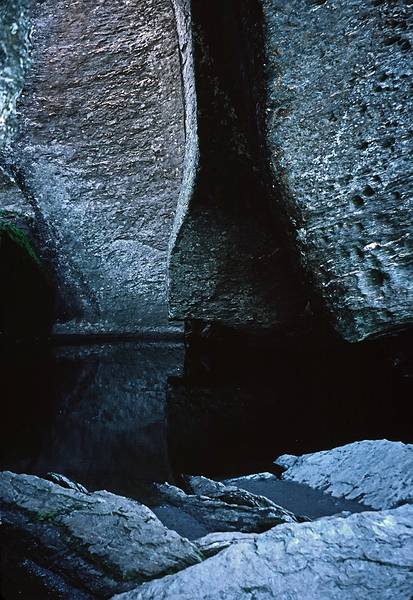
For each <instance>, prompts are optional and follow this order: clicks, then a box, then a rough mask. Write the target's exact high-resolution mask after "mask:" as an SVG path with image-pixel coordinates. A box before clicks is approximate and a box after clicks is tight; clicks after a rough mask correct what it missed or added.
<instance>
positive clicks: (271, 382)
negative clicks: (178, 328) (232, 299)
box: [168, 332, 413, 477]
mask: <svg viewBox="0 0 413 600" xmlns="http://www.w3.org/2000/svg"><path fill="white" fill-rule="evenodd" d="M412 397H413V356H412V335H411V333H405V334H399V335H397V336H394V337H391V338H388V339H386V340H381V341H380V340H377V341H374V342H365V343H362V344H358V345H351V344H346V343H340V342H338V341H335V340H330V341H329V342H327V341H326V340H324V341H323V342H321V341H319V343H317V342H316V341H315V340H313V339H310V338H309V339H308V340H305V339H296V340H295V341H290V342H287V341H286V342H285V345H284V346H281V347H280V346H276V347H274V346H273V347H271V346H267V347H262V345H261V346H260V345H255V344H254V343H251V340H250V341H249V342H248V340H245V339H244V341H242V337H241V336H239V335H238V336H236V337H235V338H234V337H233V336H230V337H229V338H228V336H225V335H224V334H223V333H222V332H221V334H220V335H218V334H217V335H216V336H214V335H212V336H211V337H210V338H209V339H207V340H206V339H204V338H200V337H197V336H192V337H190V340H189V344H188V349H187V354H186V367H185V376H184V377H183V378H174V379H171V380H170V384H169V390H168V428H169V429H168V431H169V448H170V457H171V461H172V464H173V469H174V471H175V472H183V473H202V474H205V475H212V476H218V477H219V476H226V475H227V474H228V473H233V474H241V473H248V472H257V471H260V470H270V471H271V470H273V467H272V461H273V460H274V459H275V458H276V457H277V456H279V455H280V454H284V453H292V454H303V453H307V452H314V451H317V450H323V449H328V448H333V447H335V446H339V445H342V444H345V443H349V442H353V441H356V440H362V439H378V438H387V439H390V440H401V441H403V442H412V441H413V427H412V420H411V414H410V404H411V398H412Z"/></svg>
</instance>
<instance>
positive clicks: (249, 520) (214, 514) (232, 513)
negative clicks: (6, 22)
mask: <svg viewBox="0 0 413 600" xmlns="http://www.w3.org/2000/svg"><path fill="white" fill-rule="evenodd" d="M195 479H199V478H195ZM202 479H205V478H202ZM207 481H209V480H207ZM217 487H218V488H219V489H218V490H217V489H216V488H217ZM206 488H207V486H206V485H205V484H204V485H202V490H198V491H197V493H192V494H186V493H185V492H184V491H182V490H181V489H179V488H177V487H175V486H173V485H169V484H167V483H164V484H162V485H158V486H157V489H158V491H159V493H160V494H161V497H162V500H163V501H162V504H165V503H166V505H171V506H173V507H175V508H176V509H178V510H179V511H180V512H183V513H184V514H187V515H189V516H190V517H192V518H193V519H194V520H195V521H196V522H197V523H198V524H199V525H201V526H203V527H204V528H205V530H206V532H214V531H239V532H245V533H249V532H262V531H266V530H267V529H269V528H270V527H273V526H274V525H279V524H280V523H292V522H295V521H296V520H297V519H296V517H295V515H293V514H292V513H290V512H289V511H287V510H285V509H283V508H282V507H281V506H277V505H276V504H274V503H273V502H271V501H270V500H268V499H267V498H262V497H260V496H256V497H254V495H253V494H249V493H248V492H244V491H243V490H238V489H236V488H228V489H226V488H225V486H223V485H222V484H220V483H218V482H213V481H210V482H209V485H208V490H207V489H206ZM158 510H159V509H157V514H158V515H159V518H161V519H162V520H163V521H164V522H165V523H167V524H168V525H169V526H171V525H170V523H168V522H167V521H166V520H165V516H166V515H165V516H164V517H162V516H161V514H162V513H159V512H158ZM201 535H204V534H201ZM199 537H200V536H199Z"/></svg>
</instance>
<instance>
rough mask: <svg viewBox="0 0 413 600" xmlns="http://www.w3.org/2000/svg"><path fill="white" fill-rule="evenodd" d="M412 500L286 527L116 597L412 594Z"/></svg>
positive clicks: (295, 599)
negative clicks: (404, 503) (392, 505)
mask: <svg viewBox="0 0 413 600" xmlns="http://www.w3.org/2000/svg"><path fill="white" fill-rule="evenodd" d="M412 518H413V506H411V505H406V506H403V507H399V508H397V509H394V510H389V511H383V512H364V513H360V514H357V515H352V516H351V517H348V518H346V519H343V518H337V517H329V518H325V519H320V520H319V521H315V522H312V523H300V524H297V523H295V524H288V525H280V526H279V527H275V528H273V529H271V530H270V531H268V532H266V533H263V534H261V535H258V536H256V539H255V540H254V543H250V542H244V543H243V542H240V543H237V544H234V545H232V546H231V547H229V548H228V549H227V550H224V551H223V552H220V553H219V554H217V555H216V556H213V557H212V558H209V559H208V560H206V561H204V562H202V563H201V564H199V565H195V566H193V567H190V568H189V569H185V571H181V572H180V573H178V574H176V575H172V576H169V577H165V578H163V579H158V580H157V581H153V582H151V583H147V584H144V585H142V586H140V587H139V588H137V589H136V590H133V591H131V592H128V593H126V594H121V595H119V596H116V597H115V598H116V600H169V599H170V600H176V599H177V598H179V600H193V599H194V598H199V597H200V590H202V592H201V593H202V598H203V599H205V600H218V599H225V600H249V599H250V598H252V597H253V598H254V599H255V600H269V599H270V598H280V599H281V598H288V600H303V598H305V600H354V599H355V598H357V600H371V599H372V598H374V600H407V599H408V598H410V597H411V593H412V589H413V573H412V566H413V536H412V535H411V528H412Z"/></svg>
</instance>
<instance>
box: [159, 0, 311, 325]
mask: <svg viewBox="0 0 413 600" xmlns="http://www.w3.org/2000/svg"><path fill="white" fill-rule="evenodd" d="M174 6H175V11H176V15H177V24H178V34H179V43H180V49H181V54H182V74H183V81H184V95H185V108H186V111H185V114H186V140H185V141H186V151H185V170H184V177H183V184H182V189H181V194H180V199H179V205H178V210H177V217H176V220H175V224H174V231H173V236H172V239H171V251H170V261H169V280H170V281H169V302H170V304H169V305H170V315H171V316H172V317H173V318H178V319H185V318H192V319H201V320H204V321H218V322H220V323H225V324H227V325H229V326H231V327H235V328H248V329H250V330H257V329H258V330H260V329H261V330H266V329H271V328H277V327H279V326H281V327H284V326H285V325H286V324H288V325H289V326H290V327H293V324H294V323H296V322H297V320H299V317H301V316H303V313H304V308H305V304H306V301H305V300H304V299H303V296H302V290H301V278H300V276H297V274H296V271H295V268H294V265H293V260H292V257H291V256H290V254H289V252H288V249H287V246H288V244H287V242H286V240H285V234H284V232H283V230H282V226H281V224H280V223H279V222H278V221H277V219H276V218H275V217H274V215H273V214H272V211H271V204H272V203H271V200H272V198H273V193H274V190H273V189H272V187H271V184H270V182H269V179H268V174H269V173H268V172H267V171H268V169H267V167H266V163H265V160H264V155H265V149H264V144H263V138H262V133H263V129H262V114H261V113H260V100H261V87H262V84H263V80H262V60H261V59H262V57H261V55H260V50H261V48H260V40H259V23H258V22H257V9H258V4H257V3H256V2H239V1H238V0H228V1H227V2H225V3H222V2H219V0H212V1H210V2H208V3H205V2H203V1H202V0H193V1H192V2H190V1H189V0H174Z"/></svg>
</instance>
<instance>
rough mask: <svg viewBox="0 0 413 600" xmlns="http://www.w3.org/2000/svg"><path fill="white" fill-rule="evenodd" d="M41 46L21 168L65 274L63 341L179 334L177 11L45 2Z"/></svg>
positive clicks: (19, 154) (38, 16) (36, 15)
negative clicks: (174, 281) (174, 271)
mask: <svg viewBox="0 0 413 600" xmlns="http://www.w3.org/2000/svg"><path fill="white" fill-rule="evenodd" d="M31 41H32V48H31V62H32V64H31V69H30V71H29V73H28V76H27V78H26V82H25V85H24V89H23V93H22V95H21V97H20V102H19V107H18V111H19V120H18V124H19V130H18V134H17V136H16V138H15V140H14V152H13V154H14V155H13V159H12V163H13V170H14V172H15V174H16V178H17V180H18V182H19V185H20V187H21V188H22V189H23V190H24V193H25V196H26V197H27V198H29V199H30V202H31V204H32V206H33V208H34V210H35V212H36V215H37V217H38V220H41V221H42V222H43V223H44V228H43V230H42V242H43V245H44V246H46V247H47V248H48V249H49V250H50V252H49V255H50V256H49V259H50V262H51V263H52V267H53V269H54V271H55V272H56V273H57V274H58V276H57V277H56V279H57V285H58V287H59V296H60V304H59V307H58V315H57V320H58V323H57V325H56V327H55V331H56V332H70V333H81V332H90V333H133V332H135V331H141V330H145V329H146V328H157V329H160V330H162V329H165V328H168V327H169V328H170V326H168V323H167V308H166V254H167V247H168V239H169V235H170V231H171V227H172V222H173V218H174V214H175V206H176V202H177V197H178V193H179V186H180V180H181V170H182V158H183V157H182V148H183V146H184V143H183V135H184V132H183V106H182V100H181V84H180V67H179V57H178V51H177V41H176V31H175V20H174V15H173V10H172V7H171V6H170V4H169V2H168V1H167V0H161V1H160V2H159V1H157V2H155V1H154V0H143V1H138V0H134V1H133V2H123V1H121V0H117V1H115V2H111V3H109V4H108V3H107V2H103V1H99V2H92V1H90V0H77V1H76V2H71V3H70V4H67V3H66V2H63V0H62V1H60V0H59V1H57V2H56V1H55V0H53V1H52V0H46V2H34V3H33V8H32V35H31Z"/></svg>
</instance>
